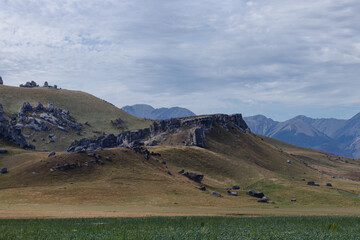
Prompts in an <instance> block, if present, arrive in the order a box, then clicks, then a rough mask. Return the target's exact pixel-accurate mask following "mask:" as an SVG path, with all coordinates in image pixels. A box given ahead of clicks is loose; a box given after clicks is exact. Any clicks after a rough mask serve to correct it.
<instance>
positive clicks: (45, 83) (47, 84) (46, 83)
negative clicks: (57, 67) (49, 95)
mask: <svg viewBox="0 0 360 240" xmlns="http://www.w3.org/2000/svg"><path fill="white" fill-rule="evenodd" d="M43 87H48V88H55V89H57V88H58V87H57V85H54V86H50V85H49V83H48V82H44V85H43Z"/></svg>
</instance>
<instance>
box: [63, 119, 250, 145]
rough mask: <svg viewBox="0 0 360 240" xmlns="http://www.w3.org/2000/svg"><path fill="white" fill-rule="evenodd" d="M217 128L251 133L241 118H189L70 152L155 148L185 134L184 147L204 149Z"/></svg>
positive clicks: (105, 138) (92, 141)
mask: <svg viewBox="0 0 360 240" xmlns="http://www.w3.org/2000/svg"><path fill="white" fill-rule="evenodd" d="M215 125H219V126H220V127H222V128H224V129H226V130H230V129H231V128H236V129H238V130H241V131H247V130H249V128H248V126H247V124H246V122H245V121H244V120H243V118H242V115H241V114H233V115H225V114H215V115H206V116H195V117H186V118H174V119H168V120H162V121H156V122H153V124H152V125H151V126H150V128H145V129H139V130H132V131H126V132H122V133H120V134H119V135H118V136H117V137H115V135H113V134H111V135H107V136H100V137H98V138H97V139H81V140H79V141H74V142H73V143H72V144H71V145H70V147H69V148H68V151H69V152H73V151H84V150H96V149H98V148H109V147H135V146H140V145H145V146H153V145H157V144H161V142H164V141H166V137H167V136H168V135H171V134H176V133H180V132H181V133H182V136H183V139H182V143H183V144H184V145H195V146H199V147H205V136H206V134H208V133H210V131H211V130H212V129H213V128H214V126H215Z"/></svg>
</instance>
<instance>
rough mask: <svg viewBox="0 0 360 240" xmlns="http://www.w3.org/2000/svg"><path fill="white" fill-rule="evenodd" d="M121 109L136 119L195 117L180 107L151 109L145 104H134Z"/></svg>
mask: <svg viewBox="0 0 360 240" xmlns="http://www.w3.org/2000/svg"><path fill="white" fill-rule="evenodd" d="M121 109H122V110H124V111H125V112H127V113H130V114H131V115H134V116H136V117H141V118H147V119H153V120H164V119H170V118H179V117H189V116H195V114H194V113H193V112H192V111H190V110H189V109H186V108H181V107H171V108H164V107H163V108H153V107H152V106H150V105H147V104H135V105H132V106H125V107H123V108H121Z"/></svg>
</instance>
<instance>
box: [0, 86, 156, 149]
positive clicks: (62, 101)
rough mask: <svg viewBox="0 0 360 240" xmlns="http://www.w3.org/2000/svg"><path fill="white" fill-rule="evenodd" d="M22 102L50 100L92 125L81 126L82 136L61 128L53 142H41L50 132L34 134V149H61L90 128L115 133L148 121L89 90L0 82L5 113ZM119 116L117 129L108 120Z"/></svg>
mask: <svg viewBox="0 0 360 240" xmlns="http://www.w3.org/2000/svg"><path fill="white" fill-rule="evenodd" d="M24 102H29V103H30V104H31V105H32V106H36V105H37V104H38V102H41V103H43V104H44V105H45V106H46V105H47V104H48V103H53V104H54V106H55V107H56V108H62V109H66V110H69V111H70V114H71V116H72V117H74V118H75V119H76V121H77V122H80V123H85V122H89V123H90V125H91V127H88V126H86V125H85V126H84V127H83V131H82V136H77V135H76V134H75V131H70V132H69V133H64V132H62V131H60V130H59V131H56V132H55V134H56V136H57V139H58V140H57V141H56V142H55V143H49V141H46V142H42V141H41V139H42V138H46V139H47V140H48V138H47V136H48V135H49V133H46V132H41V133H36V134H35V135H34V136H32V137H31V138H30V139H29V140H28V141H29V142H30V143H32V144H34V145H36V147H37V149H52V150H58V151H63V150H65V149H66V148H67V147H68V146H69V145H70V143H71V141H72V140H74V139H78V138H82V137H91V136H93V135H94V133H93V131H99V132H105V133H107V134H109V133H114V134H116V133H119V132H120V131H123V130H130V129H139V128H145V127H148V126H149V125H150V123H151V122H150V121H149V120H145V119H140V118H137V117H134V116H132V115H130V114H128V113H126V112H125V111H123V110H121V109H119V108H117V107H115V106H114V105H112V104H110V103H108V102H106V101H104V100H102V99H99V98H97V97H94V96H92V95H90V94H88V93H84V92H80V91H70V90H65V89H53V88H44V87H38V88H20V87H11V86H4V85H0V103H1V104H2V105H3V107H4V111H5V112H6V113H7V115H8V116H10V115H11V114H12V113H18V112H19V109H20V107H21V106H22V105H23V103H24ZM118 118H120V119H121V120H123V124H122V125H121V127H122V128H121V129H117V128H116V127H114V126H112V124H111V120H115V119H118ZM25 134H29V132H28V133H27V132H25ZM32 139H35V141H36V142H32Z"/></svg>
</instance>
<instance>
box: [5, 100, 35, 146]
mask: <svg viewBox="0 0 360 240" xmlns="http://www.w3.org/2000/svg"><path fill="white" fill-rule="evenodd" d="M21 129H22V128H21V126H19V125H17V122H16V119H14V118H13V119H11V120H10V121H8V120H6V119H5V117H4V110H3V107H2V105H1V104H0V140H5V141H9V142H12V143H14V144H16V145H19V146H20V147H22V148H30V149H33V148H34V146H32V145H29V144H27V142H26V140H25V138H24V136H23V135H22V133H21Z"/></svg>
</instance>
